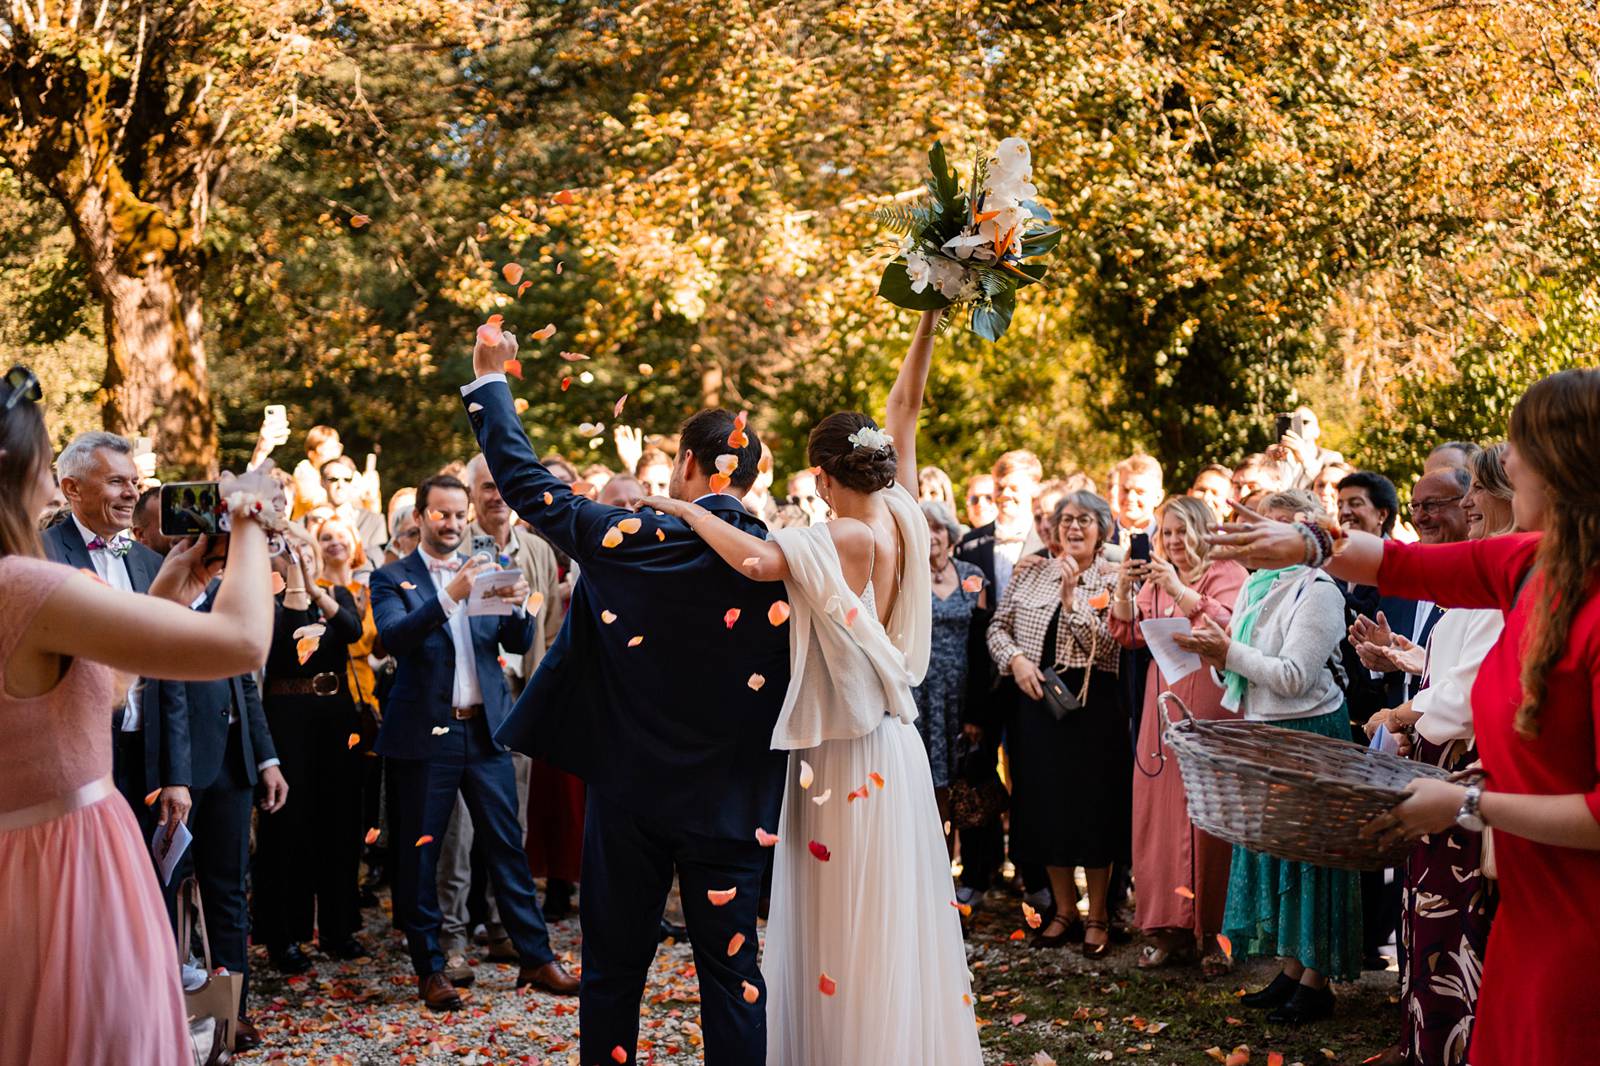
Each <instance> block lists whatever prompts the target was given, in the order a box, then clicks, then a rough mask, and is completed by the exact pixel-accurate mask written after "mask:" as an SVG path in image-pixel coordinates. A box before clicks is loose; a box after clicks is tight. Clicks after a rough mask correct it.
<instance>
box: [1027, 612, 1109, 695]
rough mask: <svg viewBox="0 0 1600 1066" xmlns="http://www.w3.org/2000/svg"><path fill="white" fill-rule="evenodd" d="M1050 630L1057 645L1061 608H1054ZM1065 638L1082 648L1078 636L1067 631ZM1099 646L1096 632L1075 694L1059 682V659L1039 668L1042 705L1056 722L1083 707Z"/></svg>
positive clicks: (1097, 632) (1098, 637) (1063, 682)
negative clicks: (1041, 678) (1067, 637)
mask: <svg viewBox="0 0 1600 1066" xmlns="http://www.w3.org/2000/svg"><path fill="white" fill-rule="evenodd" d="M1051 629H1053V630H1055V632H1056V633H1057V635H1058V636H1057V643H1058V644H1059V643H1060V637H1059V634H1060V632H1061V608H1060V606H1059V605H1058V606H1057V607H1056V616H1055V618H1054V619H1052V620H1051ZM1067 636H1069V637H1070V638H1072V643H1073V646H1074V647H1080V648H1081V647H1082V646H1083V645H1082V644H1080V643H1079V642H1078V634H1076V633H1074V632H1072V630H1070V629H1069V630H1067ZM1099 645H1100V633H1099V631H1098V630H1096V631H1095V635H1094V640H1093V641H1091V642H1090V644H1089V663H1088V665H1087V666H1085V667H1084V668H1083V684H1082V686H1080V687H1079V689H1078V691H1077V692H1074V691H1072V690H1071V689H1070V688H1068V687H1067V683H1066V682H1065V681H1063V680H1061V673H1060V670H1061V666H1060V660H1059V658H1058V659H1057V663H1056V665H1054V666H1040V667H1039V673H1040V675H1042V677H1043V679H1044V680H1043V683H1042V684H1041V685H1040V688H1042V689H1043V690H1044V705H1045V707H1046V708H1047V709H1048V710H1049V711H1050V713H1051V715H1053V716H1054V717H1055V720H1056V721H1058V722H1059V721H1061V720H1062V719H1063V718H1065V717H1066V716H1067V715H1069V714H1071V713H1072V712H1073V711H1076V710H1079V709H1081V708H1082V707H1083V698H1084V697H1085V696H1086V695H1088V694H1089V675H1090V674H1091V673H1093V672H1094V657H1095V655H1096V653H1097V652H1098V651H1099V650H1100V647H1099Z"/></svg>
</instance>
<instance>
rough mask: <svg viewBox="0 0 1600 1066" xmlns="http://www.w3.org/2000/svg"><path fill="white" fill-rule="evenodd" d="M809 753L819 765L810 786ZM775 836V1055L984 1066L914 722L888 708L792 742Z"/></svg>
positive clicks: (771, 1051)
mask: <svg viewBox="0 0 1600 1066" xmlns="http://www.w3.org/2000/svg"><path fill="white" fill-rule="evenodd" d="M802 761H804V762H805V763H808V764H809V765H810V766H811V769H812V771H813V773H814V774H815V780H814V781H813V782H812V784H811V787H810V788H809V789H803V788H801V787H800V772H801V763H802ZM874 774H877V775H879V777H881V778H882V781H883V784H882V787H879V785H878V784H877V783H876V781H875V780H874V778H873V776H872V775H874ZM863 787H865V789H866V794H865V796H862V795H861V793H860V789H862V788H863ZM852 792H854V793H855V794H856V796H857V797H858V798H856V799H851V798H850V797H851V793H852ZM823 797H827V799H826V802H823V803H821V804H818V803H816V802H814V801H815V800H818V799H822V798H823ZM778 835H779V837H780V838H781V840H780V843H779V844H778V845H777V847H778V853H777V856H776V864H775V868H774V873H773V882H772V919H771V921H770V923H769V924H768V927H767V944H766V957H765V960H764V961H763V964H762V972H763V974H764V975H765V976H766V981H767V992H768V1001H767V1025H768V1034H769V1035H768V1040H767V1063H768V1066H868V1064H877V1063H916V1064H917V1066H979V1064H980V1063H981V1062H982V1061H983V1058H982V1052H981V1051H980V1049H979V1046H978V1031H977V1026H976V1022H975V1020H974V1017H973V1008H972V996H971V980H970V975H969V974H968V972H967V957H966V948H965V945H964V944H963V942H962V938H961V919H960V915H959V914H957V912H956V909H955V907H954V906H952V902H953V901H954V899H955V888H954V884H953V883H952V881H951V878H950V859H949V855H948V853H947V852H946V851H945V844H944V834H943V832H942V830H941V826H940V822H939V811H938V807H937V805H936V804H935V802H934V796H933V778H932V775H931V773H930V771H929V768H928V756H927V752H926V750H925V749H924V747H923V744H922V738H921V737H920V736H919V735H918V733H917V730H916V728H915V727H914V726H910V725H906V724H905V723H903V722H901V721H899V720H898V719H894V718H888V717H886V718H884V720H883V724H882V725H881V726H879V727H878V728H877V729H876V730H875V731H874V732H872V733H871V734H869V735H867V736H865V737H859V738H857V739H855V740H836V741H825V742H824V743H823V744H821V745H820V746H818V747H816V748H811V749H809V750H806V751H797V752H794V753H793V754H792V755H791V756H790V758H789V780H788V787H787V789H786V790H785V794H784V807H783V817H782V820H781V822H780V824H779V828H778ZM813 842H815V844H816V845H818V848H819V849H821V848H825V849H826V852H825V854H826V855H827V859H826V861H824V860H823V859H821V858H820V857H819V855H820V854H824V853H823V852H821V851H816V852H814V849H813V848H812V846H811V845H812V843H813ZM824 976H826V978H827V981H826V982H824ZM825 983H826V984H827V986H828V989H829V990H831V992H832V994H831V995H830V994H828V991H827V990H825V989H824V987H823V985H824V984H825Z"/></svg>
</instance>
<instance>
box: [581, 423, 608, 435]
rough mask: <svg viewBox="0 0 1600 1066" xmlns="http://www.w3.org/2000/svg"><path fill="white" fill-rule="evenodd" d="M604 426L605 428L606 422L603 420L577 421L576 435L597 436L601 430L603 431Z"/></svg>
mask: <svg viewBox="0 0 1600 1066" xmlns="http://www.w3.org/2000/svg"><path fill="white" fill-rule="evenodd" d="M605 428H606V424H605V423H604V422H579V423H578V436H580V437H593V436H597V435H598V434H600V433H601V432H602V431H604V429H605Z"/></svg>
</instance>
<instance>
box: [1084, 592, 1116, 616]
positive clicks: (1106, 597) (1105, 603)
mask: <svg viewBox="0 0 1600 1066" xmlns="http://www.w3.org/2000/svg"><path fill="white" fill-rule="evenodd" d="M1110 605H1111V593H1110V591H1108V590H1106V589H1101V590H1100V591H1099V592H1096V593H1095V594H1094V595H1093V596H1090V597H1089V606H1090V607H1092V608H1094V609H1095V610H1097V611H1103V610H1105V609H1106V608H1107V607H1109V606H1110Z"/></svg>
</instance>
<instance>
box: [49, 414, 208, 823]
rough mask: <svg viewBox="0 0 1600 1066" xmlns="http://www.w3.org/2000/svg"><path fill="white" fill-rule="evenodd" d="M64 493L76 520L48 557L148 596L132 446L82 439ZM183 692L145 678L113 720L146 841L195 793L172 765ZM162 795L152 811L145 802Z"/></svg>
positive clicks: (157, 561)
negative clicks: (136, 532) (134, 528)
mask: <svg viewBox="0 0 1600 1066" xmlns="http://www.w3.org/2000/svg"><path fill="white" fill-rule="evenodd" d="M56 474H57V476H58V477H59V479H60V481H61V492H62V494H63V495H64V496H66V498H67V503H68V505H69V506H70V507H71V508H72V513H71V514H70V515H68V516H67V517H66V518H65V519H63V520H61V521H60V522H57V523H56V524H55V525H53V526H51V527H50V528H49V529H47V530H46V531H45V533H44V550H45V554H46V555H48V556H49V557H50V558H51V559H53V560H55V561H56V562H58V563H65V564H67V565H68V566H75V567H77V568H78V569H80V570H84V571H86V572H88V573H91V574H94V575H96V576H98V577H99V578H100V580H102V581H104V582H105V583H106V584H108V585H110V586H111V587H113V588H119V589H127V590H129V591H131V592H145V591H147V590H148V589H149V588H150V582H151V581H153V580H154V579H155V576H156V572H157V571H159V570H160V569H161V556H159V555H157V554H156V553H155V552H153V551H151V550H150V549H149V548H146V547H145V546H144V545H143V544H139V543H136V542H135V541H134V539H133V537H132V536H131V535H130V534H129V532H128V527H129V526H131V525H132V524H133V509H134V504H135V503H137V502H138V499H139V473H138V471H137V470H136V469H135V467H134V463H133V446H132V445H131V444H129V443H128V441H127V439H126V438H124V437H119V436H117V435H116V434H114V433H101V432H93V433H83V434H80V435H79V436H78V437H76V438H75V439H74V440H73V441H72V443H71V444H68V445H67V446H66V448H65V449H63V450H62V452H61V455H60V456H59V457H57V459H56ZM183 688H184V686H183V685H182V684H173V683H170V682H162V681H156V680H151V679H148V678H140V679H139V681H138V682H137V683H135V684H134V685H133V686H132V687H131V688H130V689H129V690H128V697H127V701H126V702H125V703H124V704H123V706H121V707H119V708H117V709H116V711H115V713H114V714H113V716H112V729H113V730H114V732H115V737H114V738H113V740H114V743H113V745H112V775H113V777H114V778H115V780H116V783H117V790H118V791H119V792H121V793H122V795H123V796H124V797H125V798H126V799H127V801H128V805H129V806H130V807H132V808H133V813H134V816H135V817H136V818H137V819H138V820H139V825H140V828H141V829H142V830H143V831H144V834H145V838H146V839H147V840H148V839H149V837H150V834H151V832H152V831H153V830H154V828H155V825H156V823H157V822H160V823H162V824H167V823H168V822H169V821H170V820H172V819H176V820H178V821H182V820H183V819H184V818H185V817H187V815H188V813H189V806H190V795H189V789H188V787H187V785H186V784H175V783H173V782H175V781H177V780H179V779H180V778H179V774H178V768H177V767H174V766H173V765H171V754H172V750H173V746H172V744H171V743H170V742H166V738H169V737H170V736H171V735H172V731H173V730H175V729H186V728H187V724H188V722H187V710H186V708H185V705H184V700H183V696H184V692H183ZM157 790H159V796H158V799H157V801H156V802H155V803H154V804H148V805H147V804H146V803H145V797H146V796H147V795H148V794H149V793H151V792H154V791H157Z"/></svg>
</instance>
